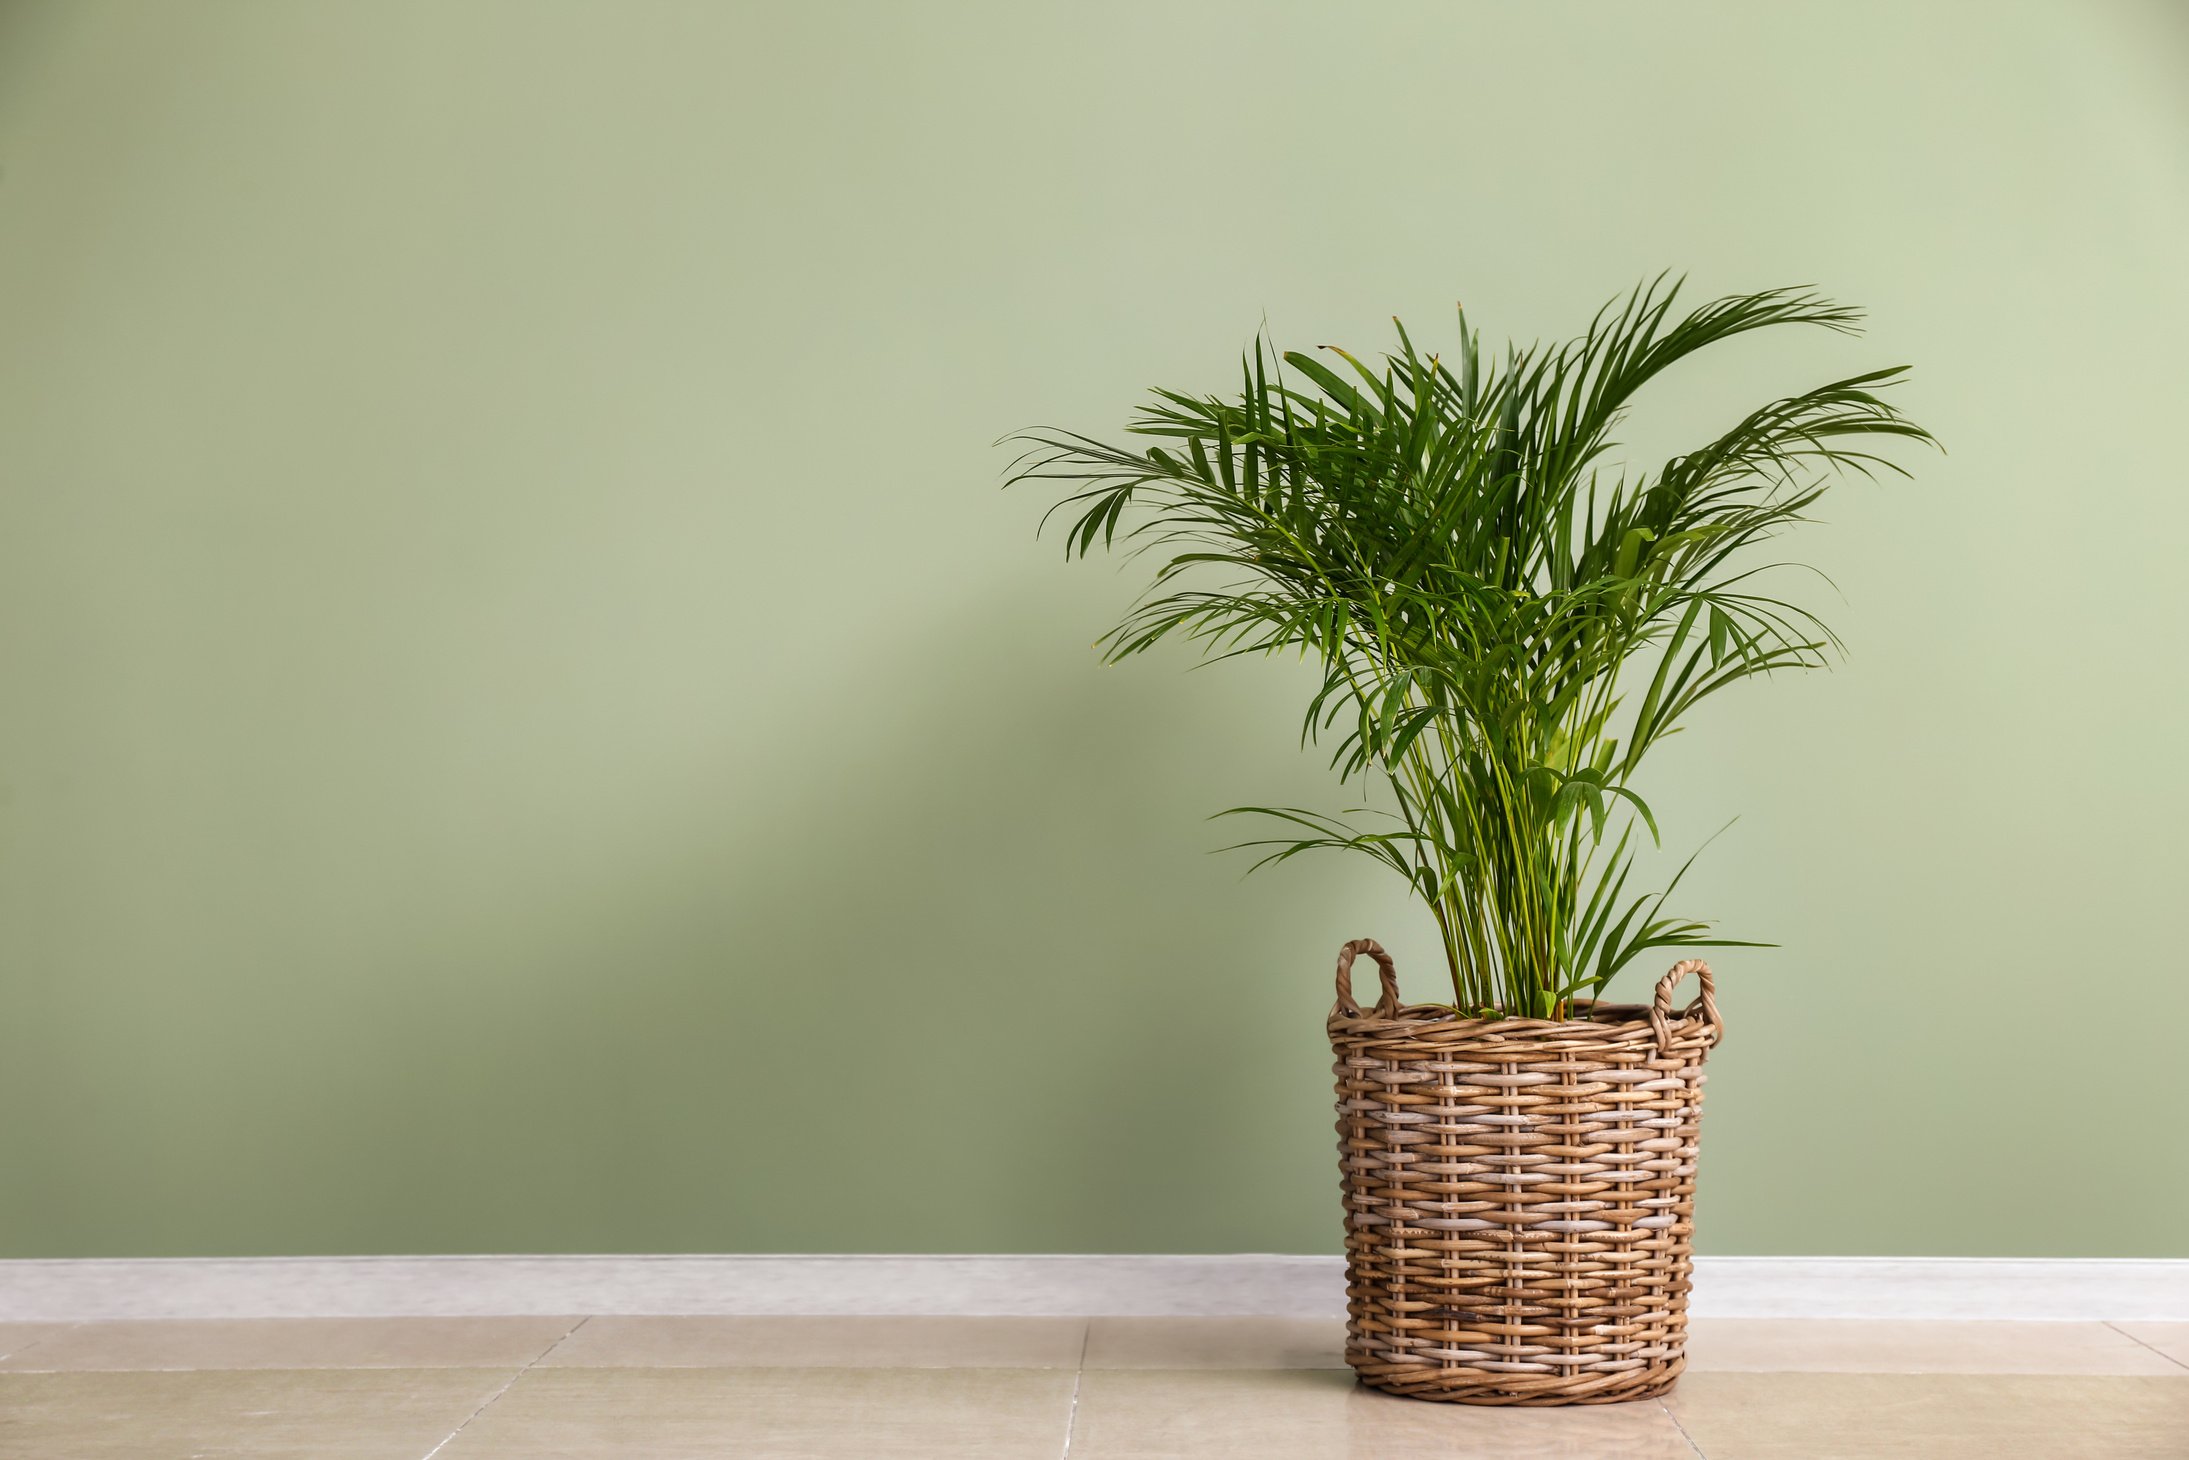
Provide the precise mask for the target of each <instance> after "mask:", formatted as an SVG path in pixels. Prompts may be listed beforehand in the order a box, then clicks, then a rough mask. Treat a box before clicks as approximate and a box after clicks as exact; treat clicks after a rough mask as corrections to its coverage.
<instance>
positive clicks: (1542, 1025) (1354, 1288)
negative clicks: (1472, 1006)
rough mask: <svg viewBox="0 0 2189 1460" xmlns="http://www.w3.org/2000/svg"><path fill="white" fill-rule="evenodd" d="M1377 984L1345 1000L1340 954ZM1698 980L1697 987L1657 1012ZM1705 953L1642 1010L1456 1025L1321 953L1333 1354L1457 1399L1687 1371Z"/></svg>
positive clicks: (1636, 1385) (1511, 1397) (1365, 941)
mask: <svg viewBox="0 0 2189 1460" xmlns="http://www.w3.org/2000/svg"><path fill="white" fill-rule="evenodd" d="M1360 954H1366V955H1367V956H1369V957H1370V958H1373V959H1374V960H1375V961H1376V963H1377V965H1378V967H1379V971H1380V972H1381V974H1382V981H1383V994H1382V997H1381V998H1380V999H1378V1000H1377V1001H1376V1004H1375V1007H1373V1008H1371V1009H1368V1010H1366V1011H1363V1010H1362V1009H1361V1007H1360V1006H1359V1005H1358V1004H1356V1003H1355V1002H1354V1001H1353V989H1352V969H1353V960H1354V958H1355V957H1356V956H1358V955H1360ZM1688 973H1694V974H1696V975H1697V976H1698V977H1699V979H1700V981H1701V983H1702V992H1701V994H1700V995H1699V996H1698V997H1697V998H1696V999H1695V1001H1694V1002H1693V1003H1691V1004H1690V1005H1688V1006H1687V1007H1686V1008H1685V1009H1681V1010H1677V1011H1676V1010H1674V1008H1673V1007H1672V991H1673V987H1674V985H1676V984H1677V983H1678V982H1679V981H1680V979H1681V978H1682V977H1683V976H1684V975H1686V974H1688ZM1721 1030H1722V1026H1721V1025H1720V1023H1719V1021H1718V1006H1717V1000H1716V997H1715V991H1714V989H1713V987H1712V983H1711V978H1710V969H1709V967H1708V966H1707V965H1706V964H1703V963H1701V962H1699V961H1694V960H1690V961H1688V962H1684V963H1680V964H1677V965H1675V966H1674V967H1673V969H1672V971H1671V972H1670V973H1667V974H1666V975H1665V976H1664V978H1663V980H1662V981H1660V982H1659V983H1658V985H1657V997H1656V1001H1655V1003H1654V1005H1653V1006H1651V1007H1649V1008H1643V1007H1642V1006H1640V1005H1619V1004H1591V1003H1588V1002H1586V1001H1582V1002H1580V1003H1578V1004H1577V1005H1576V1010H1575V1017H1574V1018H1572V1019H1568V1020H1561V1021H1552V1020H1542V1019H1460V1018H1455V1017H1454V1016H1453V1014H1452V1013H1451V1011H1450V1010H1448V1009H1438V1008H1436V1007H1434V1006H1425V1005H1402V1004H1400V1002H1399V995H1398V980H1397V977H1396V974H1395V973H1394V971H1393V969H1392V966H1391V959H1390V955H1388V954H1386V953H1385V952H1384V951H1383V949H1382V948H1381V947H1379V946H1377V944H1376V942H1375V940H1373V939H1370V938H1362V939H1358V940H1356V941H1354V942H1351V943H1348V944H1346V945H1345V947H1344V948H1343V949H1342V950H1340V952H1339V954H1338V1002H1337V1007H1335V1008H1334V1009H1332V1010H1331V1011H1330V1043H1331V1047H1332V1049H1333V1050H1334V1051H1335V1052H1336V1055H1337V1070H1336V1073H1337V1079H1338V1136H1339V1144H1338V1154H1339V1167H1340V1174H1341V1176H1342V1178H1343V1181H1344V1187H1345V1209H1346V1242H1345V1249H1346V1290H1347V1309H1348V1314H1349V1316H1348V1319H1347V1323H1346V1349H1345V1357H1346V1362H1347V1363H1349V1364H1351V1365H1352V1366H1353V1368H1354V1369H1355V1370H1356V1371H1358V1373H1359V1375H1360V1377H1361V1380H1362V1381H1363V1382H1364V1383H1367V1384H1371V1385H1373V1386H1375V1387H1376V1388H1378V1389H1387V1390H1389V1391H1391V1392H1392V1393H1394V1394H1405V1395H1411V1396H1413V1397H1414V1398H1417V1399H1441V1400H1451V1401H1456V1402H1458V1403H1462V1404H1531V1405H1532V1404H1609V1403H1614V1402H1617V1401H1620V1400H1627V1399H1645V1398H1648V1397H1649V1396H1651V1395H1655V1394H1662V1393H1663V1392H1664V1391H1665V1390H1667V1389H1669V1388H1671V1387H1672V1384H1673V1381H1674V1380H1675V1379H1677V1378H1678V1377H1679V1374H1680V1370H1681V1369H1682V1368H1683V1367H1684V1366H1685V1363H1686V1355H1685V1350H1686V1337H1687V1291H1688V1277H1689V1271H1690V1258H1689V1243H1690V1237H1691V1234H1692V1232H1693V1225H1692V1217H1693V1210H1694V1196H1695V1139H1696V1122H1697V1118H1698V1116H1699V1115H1700V1113H1701V1105H1702V1094H1703V1091H1702V1086H1703V1069H1702V1066H1703V1057H1704V1056H1705V1055H1706V1054H1708V1053H1709V1051H1710V1048H1711V1046H1712V1045H1714V1044H1716V1043H1717V1041H1718V1036H1719V1034H1720V1033H1721Z"/></svg>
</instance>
